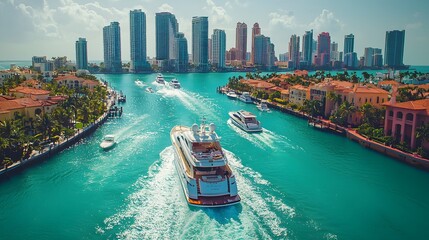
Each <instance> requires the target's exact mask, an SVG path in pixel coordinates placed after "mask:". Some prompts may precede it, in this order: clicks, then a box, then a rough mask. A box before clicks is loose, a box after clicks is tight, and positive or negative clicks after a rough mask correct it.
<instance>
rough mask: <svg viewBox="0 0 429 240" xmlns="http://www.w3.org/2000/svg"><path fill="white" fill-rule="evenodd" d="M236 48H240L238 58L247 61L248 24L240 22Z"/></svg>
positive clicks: (236, 35) (236, 33) (236, 36)
mask: <svg viewBox="0 0 429 240" xmlns="http://www.w3.org/2000/svg"><path fill="white" fill-rule="evenodd" d="M235 48H236V49H237V50H238V58H237V59H236V60H240V61H246V52H247V25H246V24H245V23H241V22H238V23H237V28H236V29H235Z"/></svg>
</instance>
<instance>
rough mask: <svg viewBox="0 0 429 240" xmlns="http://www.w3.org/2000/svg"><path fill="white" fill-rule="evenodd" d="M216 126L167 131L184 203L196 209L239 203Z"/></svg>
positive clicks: (180, 127)
mask: <svg viewBox="0 0 429 240" xmlns="http://www.w3.org/2000/svg"><path fill="white" fill-rule="evenodd" d="M215 129H216V126H215V125H214V124H213V123H211V124H210V125H206V124H205V121H204V120H203V121H202V123H201V125H200V126H198V125H197V124H193V125H192V127H186V126H175V127H173V129H172V130H171V132H170V138H171V142H172V144H173V148H174V152H175V157H174V165H175V166H176V170H177V173H178V175H179V179H180V183H181V185H182V188H183V192H184V194H185V197H186V200H187V201H188V204H189V205H192V206H197V207H224V206H230V205H234V204H237V203H239V202H240V200H241V198H240V196H239V195H238V189H237V183H236V178H235V176H234V174H233V173H232V170H231V168H230V167H229V165H228V160H227V158H226V155H225V152H224V150H223V149H222V147H221V145H220V142H219V140H220V137H219V136H218V135H217V134H216V132H215Z"/></svg>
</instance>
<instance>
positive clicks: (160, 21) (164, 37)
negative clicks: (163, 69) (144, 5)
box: [155, 12, 179, 60]
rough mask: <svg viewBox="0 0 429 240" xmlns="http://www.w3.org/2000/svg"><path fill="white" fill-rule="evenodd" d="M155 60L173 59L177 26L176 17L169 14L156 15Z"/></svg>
mask: <svg viewBox="0 0 429 240" xmlns="http://www.w3.org/2000/svg"><path fill="white" fill-rule="evenodd" d="M155 31H156V59H157V60H170V59H173V58H174V55H175V54H174V53H175V51H174V42H175V37H176V35H177V32H178V31H179V25H178V23H177V20H176V17H175V16H174V15H173V14H172V13H169V12H161V13H156V15H155Z"/></svg>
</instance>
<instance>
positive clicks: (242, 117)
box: [229, 110, 262, 132]
mask: <svg viewBox="0 0 429 240" xmlns="http://www.w3.org/2000/svg"><path fill="white" fill-rule="evenodd" d="M229 117H230V118H231V121H232V123H233V124H234V125H236V126H237V127H239V128H241V129H243V130H244V131H246V132H262V127H261V123H260V122H259V121H258V120H256V116H255V115H253V114H252V113H251V112H248V111H244V110H240V111H237V112H229Z"/></svg>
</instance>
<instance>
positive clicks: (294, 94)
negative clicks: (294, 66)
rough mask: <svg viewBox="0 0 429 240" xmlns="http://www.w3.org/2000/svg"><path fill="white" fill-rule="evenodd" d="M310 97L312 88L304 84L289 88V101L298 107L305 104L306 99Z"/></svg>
mask: <svg viewBox="0 0 429 240" xmlns="http://www.w3.org/2000/svg"><path fill="white" fill-rule="evenodd" d="M309 99H310V88H308V87H305V86H302V85H294V86H291V87H290V88H289V102H290V103H291V104H295V105H297V106H298V107H302V106H304V102H305V100H309Z"/></svg>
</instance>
